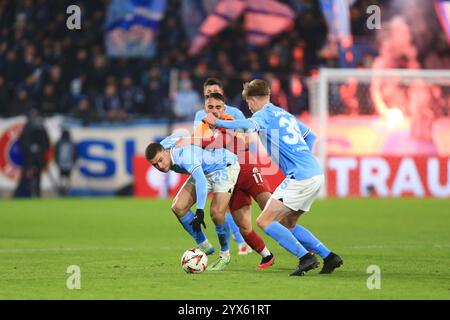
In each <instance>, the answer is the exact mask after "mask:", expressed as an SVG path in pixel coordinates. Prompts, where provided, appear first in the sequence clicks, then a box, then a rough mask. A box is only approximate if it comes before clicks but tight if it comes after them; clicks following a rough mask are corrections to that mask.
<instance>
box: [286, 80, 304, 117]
mask: <svg viewBox="0 0 450 320" xmlns="http://www.w3.org/2000/svg"><path fill="white" fill-rule="evenodd" d="M288 92H289V96H288V106H289V112H290V113H293V114H302V113H303V112H305V111H307V110H308V109H309V106H308V90H307V87H306V85H305V84H304V83H303V81H302V79H301V78H300V76H299V75H298V74H291V76H290V78H289V91H288Z"/></svg>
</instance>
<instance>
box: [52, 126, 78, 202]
mask: <svg viewBox="0 0 450 320" xmlns="http://www.w3.org/2000/svg"><path fill="white" fill-rule="evenodd" d="M77 157H78V154H77V147H76V145H75V143H74V142H73V141H72V138H71V136H70V132H69V131H68V130H67V129H64V130H63V132H62V134H61V138H60V139H59V140H58V142H57V143H56V147H55V163H56V165H57V166H58V169H59V177H60V186H59V193H60V195H62V196H65V195H67V192H68V190H69V188H70V174H71V172H72V169H73V168H74V166H75V164H76V160H77Z"/></svg>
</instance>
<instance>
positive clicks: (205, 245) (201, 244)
mask: <svg viewBox="0 0 450 320" xmlns="http://www.w3.org/2000/svg"><path fill="white" fill-rule="evenodd" d="M208 245H209V241H208V239H206V240H205V241H203V242H202V243H200V244H199V245H198V246H199V247H200V248H206V247H207V246H208Z"/></svg>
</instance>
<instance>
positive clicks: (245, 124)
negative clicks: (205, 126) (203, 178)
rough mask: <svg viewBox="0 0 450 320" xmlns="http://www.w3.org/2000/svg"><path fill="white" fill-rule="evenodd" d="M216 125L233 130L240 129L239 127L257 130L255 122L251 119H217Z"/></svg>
mask: <svg viewBox="0 0 450 320" xmlns="http://www.w3.org/2000/svg"><path fill="white" fill-rule="evenodd" d="M216 126H217V127H222V128H225V129H232V130H239V129H243V130H256V125H255V123H254V122H253V121H251V120H249V119H244V120H233V121H227V120H216Z"/></svg>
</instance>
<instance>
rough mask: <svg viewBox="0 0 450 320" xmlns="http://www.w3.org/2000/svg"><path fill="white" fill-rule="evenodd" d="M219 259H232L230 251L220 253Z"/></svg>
mask: <svg viewBox="0 0 450 320" xmlns="http://www.w3.org/2000/svg"><path fill="white" fill-rule="evenodd" d="M219 257H220V258H222V259H223V258H229V257H230V250H227V251H220V252H219Z"/></svg>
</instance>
